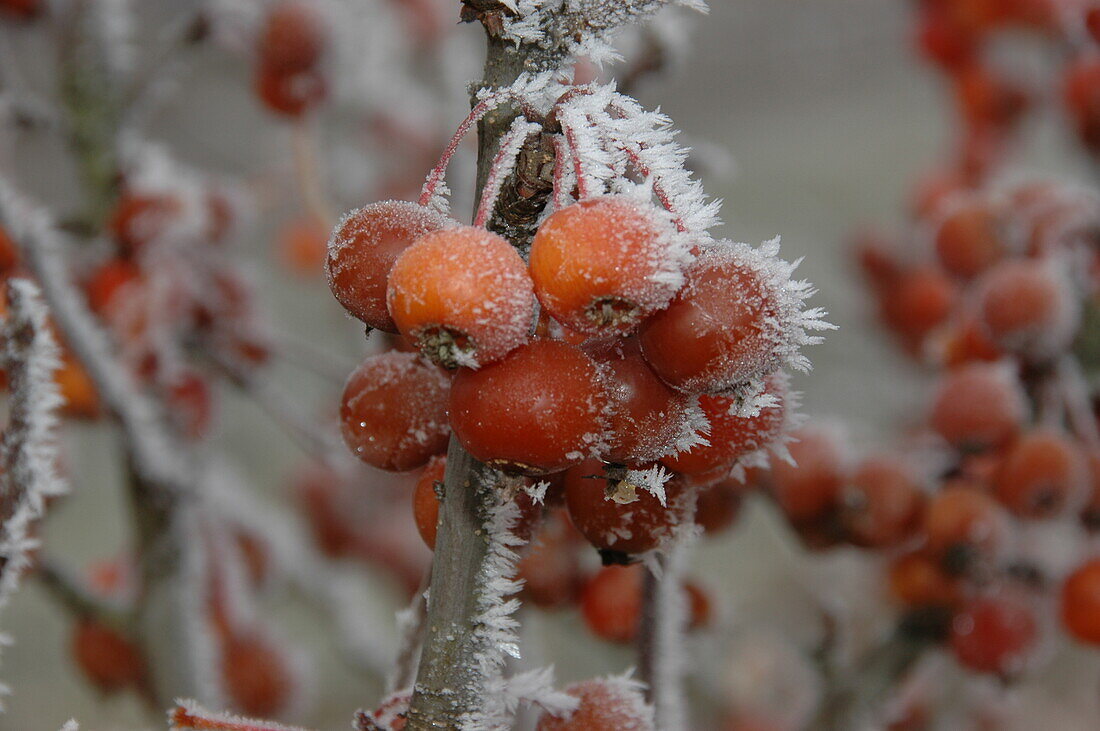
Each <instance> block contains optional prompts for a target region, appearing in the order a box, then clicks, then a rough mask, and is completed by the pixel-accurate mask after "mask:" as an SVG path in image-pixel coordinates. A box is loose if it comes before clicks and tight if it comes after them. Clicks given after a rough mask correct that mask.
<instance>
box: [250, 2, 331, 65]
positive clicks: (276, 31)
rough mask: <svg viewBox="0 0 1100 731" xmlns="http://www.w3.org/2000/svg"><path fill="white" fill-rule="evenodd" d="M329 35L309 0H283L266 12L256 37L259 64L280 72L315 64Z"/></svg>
mask: <svg viewBox="0 0 1100 731" xmlns="http://www.w3.org/2000/svg"><path fill="white" fill-rule="evenodd" d="M326 42H327V39H326V33H325V28H324V26H323V25H322V23H321V18H320V17H319V16H318V15H317V12H316V10H315V9H314V8H312V7H310V3H308V2H303V1H302V0H282V1H281V2H278V3H276V4H275V5H274V6H272V7H271V9H270V10H269V11H268V13H267V17H266V18H265V19H264V24H263V27H262V28H261V29H260V33H259V36H258V37H257V39H256V53H257V56H258V61H259V64H260V66H261V67H262V68H263V69H265V70H268V71H271V72H275V73H280V74H294V73H300V72H302V71H305V70H308V69H312V68H315V67H316V66H317V65H318V63H319V62H320V60H321V56H322V54H323V52H324V50H325V45H326Z"/></svg>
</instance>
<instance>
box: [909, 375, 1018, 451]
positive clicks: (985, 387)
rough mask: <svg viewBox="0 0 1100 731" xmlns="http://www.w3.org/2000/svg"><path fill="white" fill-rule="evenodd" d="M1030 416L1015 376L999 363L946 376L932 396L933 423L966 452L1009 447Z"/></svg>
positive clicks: (946, 438) (940, 431) (956, 446)
mask: <svg viewBox="0 0 1100 731" xmlns="http://www.w3.org/2000/svg"><path fill="white" fill-rule="evenodd" d="M1026 416H1027V399H1026V397H1025V395H1024V392H1023V388H1022V386H1021V385H1020V383H1019V380H1018V379H1017V378H1016V377H1015V375H1014V374H1013V373H1012V372H1011V371H1010V370H1009V369H1007V368H1006V367H1004V366H1003V365H1001V364H998V363H970V364H968V365H965V366H961V367H959V368H956V369H955V370H953V371H950V372H948V373H947V374H945V375H944V376H943V377H942V378H941V379H940V382H939V384H938V386H937V387H936V392H935V394H934V396H933V401H932V410H931V416H930V422H931V425H932V428H933V429H935V430H936V432H937V433H938V434H939V435H940V436H941V437H943V438H944V439H945V440H947V442H948V443H949V444H950V445H951V446H953V447H955V448H956V449H960V450H963V451H980V450H984V449H989V448H991V447H997V446H1001V445H1003V444H1005V443H1007V442H1008V441H1009V440H1010V439H1012V437H1013V436H1015V434H1016V433H1017V432H1018V431H1019V429H1020V427H1021V426H1022V424H1023V422H1024V419H1025V418H1026Z"/></svg>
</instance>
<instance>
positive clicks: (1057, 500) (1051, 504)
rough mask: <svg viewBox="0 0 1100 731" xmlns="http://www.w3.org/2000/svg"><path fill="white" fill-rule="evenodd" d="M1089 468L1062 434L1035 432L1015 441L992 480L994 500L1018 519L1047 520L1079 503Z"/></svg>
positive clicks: (1068, 439) (1070, 440) (1072, 444)
mask: <svg viewBox="0 0 1100 731" xmlns="http://www.w3.org/2000/svg"><path fill="white" fill-rule="evenodd" d="M1087 484H1088V467H1087V464H1086V462H1085V459H1084V455H1083V454H1082V453H1081V449H1080V448H1079V447H1078V446H1077V444H1076V443H1075V442H1074V441H1073V440H1072V439H1070V438H1069V437H1067V436H1066V435H1064V434H1061V433H1059V432H1057V431H1053V430H1049V429H1035V430H1033V431H1030V432H1028V433H1026V434H1024V435H1023V436H1021V437H1020V438H1019V439H1017V440H1016V441H1015V442H1014V443H1013V444H1012V446H1011V447H1010V448H1009V450H1008V452H1007V454H1005V456H1004V458H1003V460H1002V462H1001V465H1000V469H998V471H997V475H996V478H995V479H994V489H995V490H996V495H997V498H998V499H999V500H1000V501H1001V502H1002V503H1004V504H1005V505H1006V506H1007V507H1008V509H1009V510H1011V511H1012V512H1013V513H1014V514H1015V515H1017V516H1019V517H1021V518H1049V517H1051V516H1054V515H1059V514H1061V513H1062V512H1064V511H1065V510H1066V508H1067V507H1069V506H1071V505H1074V504H1079V498H1081V497H1083V495H1084V493H1085V490H1086V488H1087Z"/></svg>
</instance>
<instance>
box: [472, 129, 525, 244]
mask: <svg viewBox="0 0 1100 731" xmlns="http://www.w3.org/2000/svg"><path fill="white" fill-rule="evenodd" d="M530 131H531V123H530V122H528V121H527V118H526V117H524V116H523V115H520V116H518V117H516V118H515V120H514V121H513V122H512V127H511V129H509V130H508V133H507V134H506V135H504V137H503V138H502V139H501V141H500V148H499V149H498V150H497V154H496V156H495V157H493V162H492V163H491V164H490V166H489V172H488V174H487V176H486V178H485V187H484V188H482V189H481V201H480V202H479V204H478V207H477V214H476V215H475V216H474V225H475V226H478V227H479V228H483V227H484V226H485V224H486V223H488V222H489V217H490V216H492V215H493V208H494V207H495V206H496V204H497V198H499V197H500V189H501V187H502V186H503V185H504V181H505V179H506V178H507V177H508V175H509V174H511V172H512V169H513V168H514V167H515V164H516V158H517V156H518V155H519V151H520V147H521V146H522V144H523V140H524V139H525V138H526V137H527V135H528V134H529V133H530ZM517 141H518V142H519V144H518V145H517V144H516V143H517Z"/></svg>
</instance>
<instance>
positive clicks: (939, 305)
mask: <svg viewBox="0 0 1100 731" xmlns="http://www.w3.org/2000/svg"><path fill="white" fill-rule="evenodd" d="M958 296H959V292H958V287H957V285H956V284H955V283H954V282H953V281H951V279H950V278H949V277H948V276H947V275H946V274H944V273H943V271H941V270H940V269H938V268H936V267H921V268H918V269H914V270H911V271H907V272H905V273H903V274H901V275H899V276H898V278H897V279H896V280H895V282H894V286H893V287H891V288H890V289H889V290H887V291H884V292H882V293H881V295H880V298H879V307H880V308H881V311H882V319H883V321H884V322H885V323H886V325H887V327H889V328H890V329H891V330H893V331H894V332H895V333H897V334H898V335H900V336H901V337H902V338H904V339H905V340H906V341H907V342H909V343H911V344H913V345H918V344H919V343H920V342H921V341H922V340H923V339H924V337H925V336H926V335H927V334H928V333H929V332H931V331H932V330H933V329H934V328H935V327H937V326H938V325H941V324H943V323H944V322H946V321H947V318H948V317H949V316H950V314H951V312H952V311H953V310H954V308H955V304H956V303H957V302H958Z"/></svg>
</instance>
